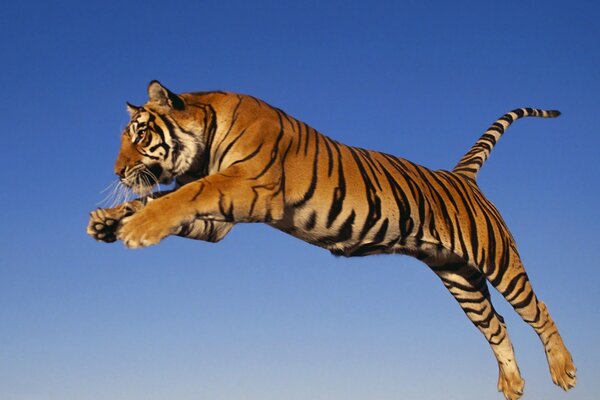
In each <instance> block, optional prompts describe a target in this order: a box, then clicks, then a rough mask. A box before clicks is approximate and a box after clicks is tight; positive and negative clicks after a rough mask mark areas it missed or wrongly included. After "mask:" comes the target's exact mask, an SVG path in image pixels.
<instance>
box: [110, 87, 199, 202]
mask: <svg viewBox="0 0 600 400" xmlns="http://www.w3.org/2000/svg"><path fill="white" fill-rule="evenodd" d="M148 94H149V100H148V102H147V103H146V104H145V105H144V106H142V107H137V106H133V105H131V104H129V103H128V104H127V109H128V111H129V114H130V116H131V120H130V122H129V124H128V125H127V127H126V128H125V129H124V131H123V133H122V136H121V147H120V150H119V155H118V156H117V161H116V163H115V168H114V169H115V173H116V174H117V175H118V176H119V179H120V181H121V183H122V184H124V185H125V186H127V187H129V188H130V189H131V190H133V191H134V192H135V193H136V194H138V195H140V196H147V195H149V194H150V193H152V190H153V188H154V187H155V186H156V185H158V184H169V183H171V182H172V181H173V179H175V178H176V177H178V176H180V175H183V174H185V173H188V172H190V170H191V169H193V168H194V167H195V164H197V163H196V162H195V161H196V160H197V159H198V156H199V154H200V153H202V152H203V150H204V144H203V140H202V138H203V131H204V127H203V125H202V124H201V123H200V121H203V120H204V118H201V116H198V115H195V114H193V113H192V112H196V113H197V111H194V110H190V109H191V108H192V107H186V104H185V101H184V99H183V98H182V97H180V96H177V95H175V94H174V93H171V92H170V91H169V90H168V89H166V88H165V87H163V86H162V85H161V84H160V83H158V82H156V81H153V82H152V83H150V85H149V87H148Z"/></svg>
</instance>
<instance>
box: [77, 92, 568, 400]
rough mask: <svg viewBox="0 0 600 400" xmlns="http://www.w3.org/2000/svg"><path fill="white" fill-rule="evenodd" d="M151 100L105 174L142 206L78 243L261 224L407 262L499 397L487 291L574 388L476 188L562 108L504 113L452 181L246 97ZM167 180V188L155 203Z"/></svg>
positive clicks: (508, 362) (510, 367)
mask: <svg viewBox="0 0 600 400" xmlns="http://www.w3.org/2000/svg"><path fill="white" fill-rule="evenodd" d="M148 95H149V100H148V102H147V103H146V104H145V105H144V106H141V107H138V106H133V105H130V104H128V110H129V113H130V116H131V121H130V122H129V124H128V126H127V127H126V128H125V130H124V132H123V134H122V139H121V148H120V151H119V155H118V157H117V161H116V164H115V172H116V174H117V175H118V177H119V178H120V181H121V182H122V183H123V184H124V185H126V186H128V187H130V188H131V189H132V190H133V191H134V192H135V193H137V194H139V195H140V196H141V197H140V199H137V200H134V201H131V202H126V203H124V204H121V205H119V206H117V207H115V208H110V209H98V210H96V211H93V212H92V213H91V218H90V222H89V225H88V228H87V232H88V233H89V234H90V235H91V236H92V237H94V238H95V239H96V240H99V241H103V242H114V241H116V240H121V241H123V243H124V244H125V246H127V247H130V248H136V247H143V246H150V245H153V244H156V243H158V242H160V241H161V240H162V239H164V238H165V237H166V236H169V235H178V236H183V237H187V238H192V239H198V240H206V241H210V242H217V241H219V240H221V239H222V238H223V237H224V236H225V235H226V234H227V233H228V232H229V230H230V229H231V228H232V227H233V226H234V225H235V224H236V223H240V222H264V223H267V224H269V225H271V226H273V227H275V228H277V229H280V230H282V231H284V232H287V233H289V234H291V235H293V236H295V237H297V238H299V239H302V240H304V241H306V242H308V243H311V244H314V245H317V246H320V247H323V248H325V249H327V250H329V251H330V252H332V253H333V254H335V255H342V256H348V257H351V256H363V255H369V254H378V253H401V254H406V255H410V256H414V257H416V258H418V259H419V260H422V261H423V262H424V263H426V264H427V265H428V266H429V267H430V268H431V269H432V270H433V271H434V272H435V273H436V274H437V275H438V276H439V277H440V278H441V280H442V282H443V284H444V285H445V286H446V288H448V290H449V291H450V292H451V293H452V295H453V296H454V297H455V298H456V300H457V301H458V303H459V305H460V306H461V307H462V309H463V311H464V312H465V314H466V315H467V317H468V318H469V319H470V320H471V321H472V322H473V324H475V326H476V327H477V328H478V329H479V330H480V331H481V333H482V334H483V335H484V336H485V338H486V339H487V341H488V342H489V344H490V346H491V348H492V350H493V352H494V355H495V356H496V359H497V361H498V366H499V379H498V390H500V391H502V392H503V394H504V396H505V397H506V398H507V399H517V398H519V397H520V396H521V395H522V393H523V387H524V381H523V379H522V378H521V374H520V372H519V368H518V366H517V362H516V360H515V355H514V352H513V346H512V344H511V341H510V339H509V336H508V332H507V330H506V327H505V324H504V321H503V318H502V317H501V316H500V315H499V314H498V313H497V312H496V311H495V309H494V307H493V305H492V303H491V299H490V293H489V291H488V285H487V284H488V282H489V283H491V284H492V286H494V287H495V288H496V289H497V290H498V291H499V292H500V293H502V295H503V296H504V297H505V298H506V300H508V302H509V303H510V304H511V305H512V306H513V307H514V309H515V310H516V311H517V313H518V314H519V315H520V316H521V317H522V318H523V320H524V321H525V322H527V323H528V324H529V325H531V327H532V328H533V329H534V330H535V331H536V333H537V334H538V335H539V337H540V339H541V341H542V343H543V345H544V349H545V351H546V357H547V360H548V365H549V368H550V373H551V375H552V380H553V381H554V383H555V384H557V385H559V386H560V387H562V388H563V389H565V390H568V389H570V388H572V387H574V386H575V383H576V378H575V372H576V369H575V366H574V365H573V361H572V358H571V354H570V353H569V351H568V350H567V348H566V347H565V345H564V343H563V340H562V339H561V336H560V334H559V333H558V330H557V328H556V325H555V324H554V322H553V320H552V318H551V317H550V314H549V313H548V309H547V308H546V306H545V304H544V303H542V302H541V301H540V300H538V298H537V297H536V295H535V293H534V292H533V289H532V287H531V283H530V281H529V279H528V277H527V274H526V272H525V270H524V268H523V265H522V263H521V259H520V257H519V253H518V252H517V247H516V245H515V242H514V240H513V237H512V235H511V234H510V232H509V231H508V228H507V227H506V225H505V223H504V221H503V219H502V217H501V216H500V214H499V212H498V211H497V210H496V208H495V207H494V206H493V205H492V203H491V202H490V201H489V200H487V199H486V198H485V197H484V196H483V194H482V193H481V191H480V190H479V188H478V186H477V183H476V176H477V173H478V171H479V169H480V168H481V166H482V164H483V163H484V162H485V161H486V159H487V158H488V156H489V154H490V151H491V150H492V148H493V147H494V145H495V144H496V142H497V141H498V139H500V137H501V136H502V134H503V133H504V131H505V130H506V128H507V127H508V126H509V125H510V124H511V123H512V122H514V121H515V120H517V119H519V118H523V117H529V116H535V117H556V116H558V115H559V114H560V113H559V112H558V111H544V110H538V109H532V108H521V109H516V110H514V111H511V112H509V113H507V114H505V115H504V116H502V117H501V118H500V119H498V120H497V121H496V122H494V124H493V125H492V126H491V127H490V128H489V129H488V130H487V131H486V132H485V133H484V134H483V136H481V138H480V139H479V140H478V141H477V142H476V143H475V145H474V146H473V147H472V148H471V149H470V150H469V151H468V152H467V153H466V155H465V156H464V157H463V158H462V159H461V160H460V161H459V163H458V164H457V165H456V167H455V168H454V169H453V170H452V171H441V170H440V171H432V170H430V169H427V168H425V167H422V166H420V165H417V164H415V163H412V162H410V161H407V160H405V159H402V158H398V157H395V156H392V155H389V154H385V153H381V152H376V151H370V150H364V149H360V148H356V147H351V146H346V145H344V144H341V143H339V142H336V141H334V140H332V139H330V138H328V137H326V136H324V135H322V134H320V133H319V132H317V131H316V130H314V129H313V128H311V127H310V126H308V125H307V124H305V123H303V122H301V121H299V120H297V119H295V118H292V117H291V116H289V115H288V114H286V113H285V112H283V111H282V110H280V109H278V108H274V107H272V106H270V105H268V104H267V103H265V102H263V101H261V100H258V99H256V98H254V97H251V96H246V95H239V94H234V93H225V92H206V93H183V94H179V95H177V94H174V93H173V92H171V91H169V90H168V89H167V88H165V87H164V86H162V85H161V84H160V83H159V82H157V81H152V82H151V83H150V84H149V86H148ZM173 180H175V181H176V185H175V189H174V190H172V191H170V192H162V193H152V190H153V187H154V186H155V185H156V184H157V183H168V182H172V181H173ZM150 200H151V201H150Z"/></svg>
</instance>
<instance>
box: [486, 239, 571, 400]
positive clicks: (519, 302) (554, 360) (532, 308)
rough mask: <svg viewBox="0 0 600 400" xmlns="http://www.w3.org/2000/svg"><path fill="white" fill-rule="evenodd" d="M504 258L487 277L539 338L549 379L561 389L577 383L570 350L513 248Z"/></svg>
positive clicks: (567, 388)
mask: <svg viewBox="0 0 600 400" xmlns="http://www.w3.org/2000/svg"><path fill="white" fill-rule="evenodd" d="M505 259H506V260H507V263H506V266H505V267H504V268H502V266H498V269H497V270H496V271H494V272H495V274H491V275H489V276H488V279H489V281H490V282H491V283H492V284H493V285H494V286H495V287H496V289H498V291H499V292H500V293H502V295H503V296H504V297H505V298H506V300H507V301H508V302H509V303H510V304H511V305H512V306H513V308H514V309H515V311H516V312H517V313H518V314H519V315H520V316H521V318H523V320H524V321H525V322H526V323H528V324H529V325H530V326H531V327H532V328H533V329H534V330H535V332H536V333H537V334H538V336H539V337H540V339H541V341H542V343H543V345H544V350H545V351H546V358H547V360H548V366H549V368H550V374H551V376H552V381H553V382H554V383H555V384H556V385H558V386H560V387H561V388H563V389H564V390H569V389H571V388H572V387H574V386H575V384H576V383H577V379H576V376H575V373H576V368H575V365H574V364H573V359H572V357H571V353H569V350H567V348H566V346H565V344H564V342H563V340H562V338H561V336H560V334H559V333H558V328H557V327H556V325H555V324H554V321H553V320H552V317H551V316H550V313H549V312H548V309H547V307H546V305H545V304H544V303H543V302H542V301H540V300H538V298H537V296H536V295H535V293H534V291H533V288H532V287H531V282H530V281H529V278H528V276H527V273H526V272H525V269H524V267H523V264H522V262H521V259H520V257H519V255H518V253H517V251H516V250H515V249H514V248H510V250H509V256H508V257H507V258H505Z"/></svg>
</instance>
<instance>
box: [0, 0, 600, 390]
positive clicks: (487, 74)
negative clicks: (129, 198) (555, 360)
mask: <svg viewBox="0 0 600 400" xmlns="http://www.w3.org/2000/svg"><path fill="white" fill-rule="evenodd" d="M598 15H600V5H599V3H598V2H597V1H571V2H562V1H561V2H559V1H545V2H529V1H504V2H475V1H472V2H445V1H438V2H429V1H422V0H420V1H382V2H371V3H367V2H361V3H360V4H359V3H353V2H348V1H309V2H304V1H294V2H285V1H270V2H265V1H223V2H219V1H197V2H189V4H183V3H179V2H176V1H161V2H157V1H147V0H146V1H138V2H112V1H97V2H74V1H73V2H69V1H63V2H56V3H55V2H41V1H40V2H35V1H34V2H30V1H22V0H20V1H11V2H5V4H3V6H2V11H1V13H0V33H1V35H0V55H1V59H2V62H1V63H0V88H1V89H2V91H3V95H2V96H0V112H1V115H2V124H1V128H0V129H1V130H2V132H1V134H2V148H3V151H2V170H3V173H4V174H3V175H4V183H3V188H2V190H1V191H0V201H1V207H0V398H2V399H7V400H38V399H40V400H42V399H43V400H70V399H73V400H96V399H98V400H100V399H110V400H132V399H134V400H135V399H144V400H154V399H156V400H158V399H178V400H179V399H181V400H188V399H189V400H192V399H194V400H196V399H208V400H213V399H214V400H234V399H235V400H238V399H249V400H255V399H256V400H271V399H272V400H281V399H284V400H295V399H297V400H307V399H310V400H320V399H322V400H337V399H340V400H342V399H343V400H355V399H356V400H359V399H377V400H388V399H389V400H391V399H461V400H469V399H500V398H502V397H501V395H500V394H497V393H496V380H497V366H496V363H495V360H494V357H493V355H492V352H491V351H490V349H489V347H488V345H487V343H486V342H485V340H484V339H483V337H482V336H481V335H480V333H479V332H478V331H477V330H476V329H475V328H474V327H473V326H472V325H471V323H470V322H469V321H468V320H467V318H466V317H465V316H464V315H463V314H462V312H461V311H460V309H459V307H458V305H457V304H456V302H455V301H454V300H453V299H452V297H451V296H450V294H449V293H448V292H447V291H446V289H445V288H444V287H443V286H442V284H441V283H440V282H439V281H438V279H437V278H436V277H435V276H434V274H433V273H431V272H430V271H429V270H428V269H427V267H425V266H424V265H422V264H420V263H419V262H417V261H415V260H412V259H410V258H407V257H402V256H374V257H366V258H362V259H339V258H334V257H333V256H331V255H330V254H329V253H327V252H326V251H324V250H322V249H319V248H316V247H311V246H309V245H307V244H305V243H303V242H301V241H298V240H296V239H293V238H292V237H289V236H286V235H285V234H283V233H281V232H278V231H275V230H273V229H271V228H269V227H266V226H261V225H244V226H241V225H240V226H237V227H236V228H235V229H234V231H232V232H231V233H230V235H229V236H228V237H227V238H226V239H225V240H224V241H223V242H221V243H218V244H208V243H203V242H195V241H190V240H185V239H180V238H169V239H167V240H165V241H164V242H163V243H161V244H160V245H159V246H155V247H152V248H148V249H142V250H135V251H133V250H127V249H125V248H124V247H123V246H122V244H120V243H116V244H113V245H107V244H102V243H96V242H95V241H94V240H92V239H91V238H90V237H88V236H86V235H85V227H86V224H87V219H88V212H89V211H90V210H92V209H94V208H95V207H97V203H98V202H99V201H100V200H102V198H103V197H104V195H103V194H102V193H100V192H101V190H102V189H103V188H105V187H106V186H107V185H109V184H110V183H111V182H112V181H113V179H114V175H113V172H112V166H113V162H114V158H115V156H116V154H117V150H118V146H119V134H120V130H121V129H122V128H123V127H124V126H125V124H126V123H127V113H126V111H125V101H130V102H132V103H135V104H139V103H143V102H145V100H146V85H147V84H148V82H149V81H150V80H152V79H158V80H160V81H161V82H162V83H164V84H165V85H166V86H168V87H169V88H171V89H172V90H173V91H175V92H183V91H196V90H211V89H223V90H229V91H238V92H243V93H250V94H253V95H255V96H257V97H260V98H262V99H264V100H266V101H268V102H270V103H271V104H273V105H276V106H278V107H280V108H282V109H284V110H286V111H287V112H289V113H290V114H291V115H294V116H296V117H298V118H300V119H302V120H304V121H306V122H307V123H309V124H310V125H312V126H313V127H315V128H317V129H319V130H320V131H321V132H323V133H325V134H327V135H329V136H331V137H333V138H335V139H337V140H340V141H342V142H345V143H347V144H351V145H357V146H361V147H366V148H371V149H379V150H384V151H386V152H389V153H393V154H396V155H399V156H402V157H405V158H409V159H411V160H413V161H416V162H418V163H421V164H424V165H427V166H430V167H432V168H442V169H450V168H452V167H453V166H454V164H455V163H456V162H457V161H458V159H459V158H460V157H461V156H462V155H463V154H464V153H465V152H466V151H467V149H468V148H469V147H470V146H471V145H472V144H473V143H474V141H475V140H476V139H477V138H478V137H479V135H480V134H481V133H482V132H483V130H485V128H486V127H487V126H488V125H489V124H490V123H491V122H492V121H493V120H495V119H496V118H497V117H499V116H500V115H502V114H503V113H504V112H506V111H508V110H510V109H512V108H515V107H521V106H534V107H543V108H544V107H545V108H557V109H560V110H561V111H562V112H563V116H561V117H560V118H559V119H556V120H541V119H528V120H525V121H519V122H518V123H516V124H515V125H513V127H511V128H510V130H509V131H508V133H507V135H506V136H505V137H504V138H503V139H502V141H501V142H500V144H499V145H498V146H497V147H496V149H495V151H494V152H493V154H492V157H491V159H490V160H489V162H488V163H487V164H486V165H485V167H484V169H483V170H482V172H481V174H480V175H479V182H480V185H481V187H482V189H483V191H484V192H485V193H486V194H487V195H488V197H489V198H490V199H492V201H493V202H494V203H495V204H496V205H497V207H498V208H499V209H500V211H501V212H502V214H503V215H504V217H505V219H506V221H507V223H508V224H509V226H510V227H511V229H512V232H513V234H514V236H515V237H516V239H517V243H518V245H519V249H520V252H521V255H522V257H523V259H524V262H525V265H526V267H527V271H528V273H529V276H530V277H531V280H532V281H533V285H534V288H535V289H536V291H537V293H538V295H539V297H540V298H541V299H542V300H544V301H545V302H546V303H547V304H548V306H549V309H550V311H551V313H552V315H553V316H554V319H555V320H556V322H557V325H558V326H559V328H560V330H561V333H562V335H563V337H564V339H565V342H566V343H567V345H568V347H569V348H570V350H571V351H572V353H573V356H574V360H575V363H576V365H577V367H578V368H579V371H578V377H579V386H578V387H577V388H576V389H574V390H573V391H571V392H569V393H568V394H565V393H563V392H562V391H561V390H560V389H558V388H557V387H555V386H554V385H553V384H552V382H551V380H550V376H549V373H548V370H547V366H546V360H545V357H544V353H543V349H542V346H541V344H540V342H539V340H538V338H537V336H536V335H535V334H534V332H533V330H531V329H530V328H529V327H528V326H527V325H526V324H525V323H523V322H522V321H521V320H520V319H519V318H518V316H517V315H516V314H515V313H514V311H513V310H512V309H511V308H510V307H509V306H507V304H506V303H505V302H504V301H503V300H501V299H500V298H498V296H495V299H496V305H497V308H498V309H499V311H500V313H502V314H503V315H504V316H505V318H506V321H507V324H508V328H509V332H510V334H511V336H512V339H513V342H514V345H515V349H516V355H517V360H518V361H519V364H520V367H521V372H522V374H523V376H524V378H525V380H526V388H525V390H526V398H528V399H542V398H543V399H546V400H552V399H565V400H566V399H589V400H591V399H596V398H597V394H598V392H599V390H600V384H599V383H598V378H599V377H600V350H599V346H598V343H599V342H600V334H599V332H600V331H599V329H600V321H599V311H598V310H599V309H600V293H599V290H598V287H599V281H600V262H599V261H600V256H599V253H600V252H599V251H598V246H599V244H600V243H599V242H600V240H599V239H600V234H599V233H598V225H599V222H600V218H599V211H598V197H599V194H600V193H599V190H600V189H599V174H600V166H599V165H600V163H599V156H598V148H599V145H600V131H599V130H598V124H597V121H598V115H600V102H599V101H598V100H599V99H600V46H599V43H600V24H599V23H598Z"/></svg>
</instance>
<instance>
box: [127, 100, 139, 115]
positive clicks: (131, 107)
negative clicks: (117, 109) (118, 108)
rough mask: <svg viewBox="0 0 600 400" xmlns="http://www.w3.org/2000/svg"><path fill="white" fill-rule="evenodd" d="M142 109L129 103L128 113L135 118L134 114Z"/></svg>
mask: <svg viewBox="0 0 600 400" xmlns="http://www.w3.org/2000/svg"><path fill="white" fill-rule="evenodd" d="M140 108H142V107H138V106H134V105H133V104H131V103H130V102H127V112H128V113H129V116H130V117H133V114H135V113H136V112H138V111H139V109H140Z"/></svg>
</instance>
